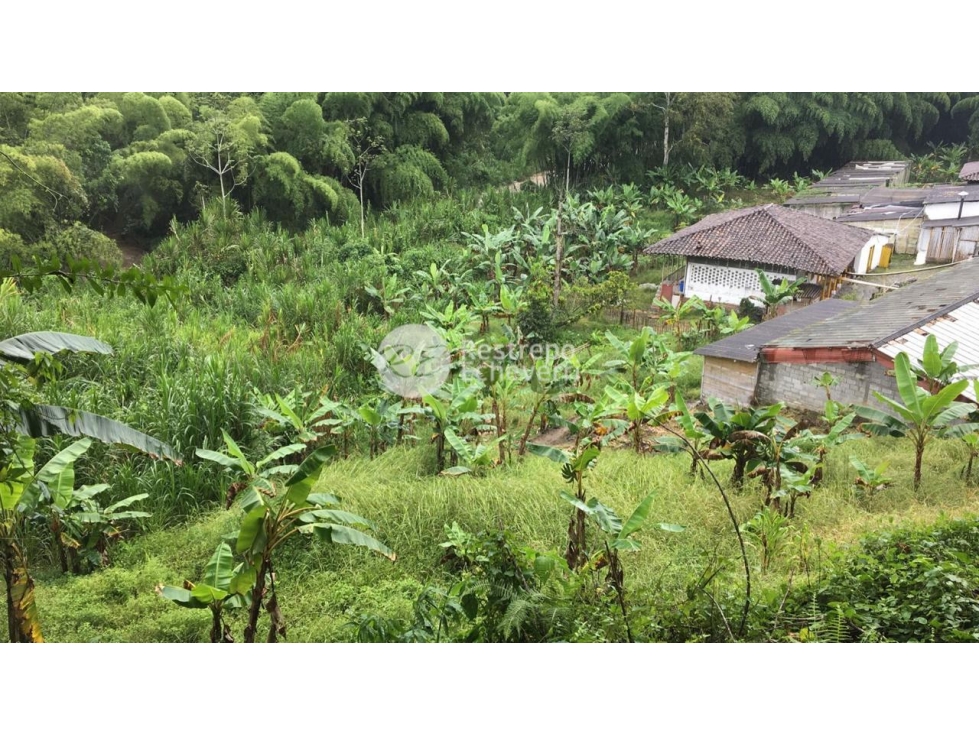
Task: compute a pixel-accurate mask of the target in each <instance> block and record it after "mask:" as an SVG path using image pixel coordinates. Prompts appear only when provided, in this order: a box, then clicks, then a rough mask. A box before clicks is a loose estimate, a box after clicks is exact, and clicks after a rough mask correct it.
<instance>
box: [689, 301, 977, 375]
mask: <svg viewBox="0 0 979 734" xmlns="http://www.w3.org/2000/svg"><path fill="white" fill-rule="evenodd" d="M856 307H857V303H856V302H855V301H844V300H841V299H839V298H828V299H826V300H825V301H817V302H816V303H814V304H812V305H811V306H806V307H805V308H800V309H796V310H795V311H790V312H789V313H787V314H785V315H784V316H779V317H778V318H776V319H772V320H771V321H763V322H762V323H760V324H758V325H757V326H752V327H751V328H750V329H745V330H744V331H741V332H738V333H737V334H732V335H731V336H729V337H727V338H725V339H721V340H720V341H716V342H713V343H712V344H707V345H705V346H702V347H700V349H697V350H696V351H695V352H694V354H701V355H703V356H705V357H723V358H724V359H734V360H737V361H739V362H757V361H758V353H759V352H760V351H761V348H762V347H763V346H764V345H765V344H767V343H769V342H770V341H772V340H773V339H777V338H779V337H781V336H785V335H786V334H791V333H792V332H794V331H797V330H799V329H803V328H806V327H809V326H811V325H813V324H816V323H818V322H820V321H825V320H826V319H828V318H829V317H831V316H835V315H836V314H840V313H843V312H845V311H849V310H850V309H852V308H856ZM977 361H979V360H977Z"/></svg>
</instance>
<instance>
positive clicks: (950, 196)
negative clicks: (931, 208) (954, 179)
mask: <svg viewBox="0 0 979 734" xmlns="http://www.w3.org/2000/svg"><path fill="white" fill-rule="evenodd" d="M960 201H979V186H966V185H962V184H959V185H958V186H935V187H933V188H931V189H928V196H927V197H926V198H925V203H926V204H947V203H949V202H955V203H958V202H960Z"/></svg>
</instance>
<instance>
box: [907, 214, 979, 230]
mask: <svg viewBox="0 0 979 734" xmlns="http://www.w3.org/2000/svg"><path fill="white" fill-rule="evenodd" d="M977 224H979V217H962V218H961V219H927V220H925V221H924V222H922V224H921V228H922V229H932V228H934V227H975V226H976V225H977Z"/></svg>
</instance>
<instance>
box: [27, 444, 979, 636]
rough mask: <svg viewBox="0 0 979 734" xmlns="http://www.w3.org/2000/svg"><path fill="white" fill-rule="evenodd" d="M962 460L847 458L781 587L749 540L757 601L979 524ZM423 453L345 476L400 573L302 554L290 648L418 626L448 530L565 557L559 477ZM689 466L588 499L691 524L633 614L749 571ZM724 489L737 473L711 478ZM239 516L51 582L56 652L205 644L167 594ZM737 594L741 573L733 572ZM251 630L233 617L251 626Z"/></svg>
mask: <svg viewBox="0 0 979 734" xmlns="http://www.w3.org/2000/svg"><path fill="white" fill-rule="evenodd" d="M851 454H852V455H854V456H858V457H861V458H863V459H864V460H866V461H868V462H869V461H874V462H879V461H881V460H886V461H888V462H889V465H890V470H889V471H890V473H891V474H892V475H893V476H894V477H895V479H896V480H897V481H896V482H895V484H894V486H893V487H891V488H889V489H887V490H885V491H884V492H883V493H881V494H880V495H879V496H878V497H876V498H875V499H874V500H872V501H869V502H868V501H866V500H859V499H857V498H856V497H855V496H854V492H853V490H852V487H851V481H852V475H853V471H852V469H851V468H850V466H849V462H848V456H849V455H851ZM964 460H965V457H964V452H962V451H961V450H960V447H959V446H958V445H956V443H954V442H950V441H949V442H936V443H935V444H934V445H932V447H931V448H930V450H929V453H928V455H927V469H926V474H925V481H924V483H923V486H922V488H921V490H920V491H919V492H918V493H917V494H915V493H914V492H913V491H912V490H911V487H910V472H911V457H909V452H908V447H907V445H906V444H904V443H902V442H901V441H898V440H880V439H873V440H870V439H867V440H860V441H852V442H849V443H848V444H846V445H844V446H843V447H842V448H839V449H837V450H835V451H834V453H833V454H832V455H831V456H830V459H829V463H828V474H827V478H826V482H825V485H824V486H823V487H822V488H820V489H818V490H817V491H815V492H814V493H813V495H812V497H811V498H809V499H803V500H800V503H799V509H798V512H797V516H796V517H795V518H794V519H793V520H792V521H791V522H790V524H789V532H788V536H787V538H786V540H785V542H784V543H783V545H782V550H781V552H780V553H779V554H778V555H777V557H776V558H775V559H774V561H773V563H772V566H771V567H770V569H769V570H768V571H767V572H764V573H762V572H761V571H760V554H759V549H758V547H757V545H756V544H755V543H753V542H752V541H751V538H750V536H749V553H750V558H751V563H752V567H753V570H754V572H755V579H754V581H755V594H756V595H758V594H762V593H763V592H764V590H765V589H776V588H781V587H782V585H784V584H786V583H789V582H790V580H792V579H794V581H792V583H798V574H799V570H800V568H801V567H802V565H803V564H811V563H812V562H813V560H814V559H816V558H817V556H820V555H825V554H828V553H829V551H830V550H831V549H832V548H833V547H846V546H848V545H849V544H851V543H853V542H854V541H856V540H857V539H858V538H859V537H860V536H861V535H863V534H866V533H870V532H873V531H876V530H882V529H888V528H893V527H895V526H898V525H900V526H904V527H906V526H921V525H925V524H928V523H931V522H934V521H936V520H938V519H939V518H942V517H958V516H963V515H970V514H973V513H977V512H979V499H977V493H976V489H975V488H974V487H968V486H966V485H965V484H964V482H963V481H962V480H961V478H960V476H959V470H960V468H961V466H962V465H963V463H964ZM430 462H431V456H430V452H429V451H428V450H427V448H425V447H419V448H414V449H409V450H402V449H395V450H391V451H389V452H387V453H385V454H384V455H382V456H381V457H380V458H379V459H377V460H375V461H373V462H370V461H366V460H360V459H352V460H349V461H345V462H341V463H337V464H335V465H333V466H332V467H330V469H329V470H328V471H327V472H326V473H325V474H324V476H323V478H322V479H321V483H320V488H321V489H323V490H327V491H332V492H335V493H337V494H339V495H340V496H341V498H342V499H343V501H344V507H345V508H346V509H349V510H352V511H354V512H357V513H359V514H362V515H364V516H366V517H368V518H371V519H373V520H374V521H375V522H376V524H377V527H378V530H377V536H378V537H379V538H380V539H381V540H383V541H384V542H385V543H387V544H388V545H389V546H390V547H391V548H393V549H394V550H395V552H396V553H397V554H398V560H397V561H396V562H394V563H391V562H389V561H387V560H385V559H383V558H380V557H378V556H373V555H369V554H368V553H367V552H366V551H363V550H361V549H351V548H346V547H340V546H325V545H322V544H317V543H316V542H315V541H309V540H307V539H305V538H296V539H293V540H292V541H291V542H290V543H289V545H288V546H287V547H286V548H285V557H284V559H283V560H282V561H280V563H279V564H278V578H277V588H278V592H279V596H280V603H281V605H282V607H283V611H284V614H285V618H286V621H287V623H288V626H289V640H290V641H310V642H311V641H348V640H351V639H352V636H353V630H352V628H351V627H350V626H349V623H350V622H352V621H354V620H356V619H357V618H358V617H359V616H360V615H362V614H374V615H380V616H384V617H389V618H401V619H407V618H408V617H409V616H410V614H411V607H412V602H413V600H414V599H415V597H416V596H417V595H418V594H419V592H420V591H421V590H422V589H423V588H424V587H425V586H427V585H430V584H440V583H442V584H444V583H445V582H446V580H447V575H448V572H447V571H446V569H445V568H444V566H443V564H442V563H441V562H440V561H441V557H442V552H443V551H442V549H441V548H440V547H439V544H440V543H441V542H442V541H443V540H445V534H444V531H443V527H444V526H445V525H446V524H451V523H452V522H457V523H458V524H459V525H460V526H462V527H463V528H466V529H468V530H470V531H473V532H475V531H477V530H481V529H494V528H504V529H506V530H507V531H508V532H509V533H511V534H512V536H513V538H514V541H515V542H518V543H521V544H526V545H529V546H532V547H534V548H536V549H538V550H545V549H548V548H561V546H562V544H563V542H564V531H565V527H566V524H567V517H568V509H567V506H566V505H565V504H564V503H563V502H562V501H561V500H560V499H559V498H558V492H559V491H560V489H562V488H563V486H564V485H563V482H562V480H561V478H560V473H559V470H558V466H557V465H556V464H553V463H551V462H548V461H546V460H544V459H540V458H536V457H528V458H527V459H526V460H525V461H523V462H522V463H520V464H519V465H517V466H515V467H514V468H509V469H503V470H499V471H496V472H493V473H491V474H489V475H488V476H485V477H460V478H449V477H434V478H433V477H431V476H430ZM688 465H689V461H688V459H686V458H685V457H682V456H667V455H655V456H644V457H642V458H637V457H636V456H635V455H634V454H633V453H631V452H630V451H628V450H606V451H605V452H603V454H602V456H601V457H600V459H599V462H598V464H597V466H596V468H595V469H594V470H593V471H592V472H591V474H590V475H589V477H588V479H587V480H586V486H587V487H588V491H589V494H590V495H593V496H596V497H599V498H600V499H601V500H602V501H603V502H604V503H606V504H608V505H609V506H611V507H612V508H613V509H616V510H617V511H619V512H620V514H623V513H627V512H628V511H630V510H631V508H632V507H634V506H635V505H636V504H637V503H638V502H639V501H640V500H641V499H642V498H643V497H644V496H645V495H647V494H648V493H650V492H652V493H653V494H654V496H655V501H654V504H653V509H652V512H651V513H650V519H651V520H653V521H657V522H659V521H662V522H671V523H679V524H681V525H684V526H685V527H686V530H685V532H683V533H663V532H659V531H654V530H647V531H644V532H643V533H642V536H641V539H642V541H643V548H642V550H641V551H638V552H636V553H631V554H627V555H626V556H625V561H624V565H625V573H626V582H627V586H628V589H629V594H630V596H631V598H632V599H633V600H634V602H635V603H640V604H641V603H644V602H646V601H649V600H650V599H651V598H654V597H655V599H656V601H657V603H664V602H667V603H668V602H669V600H671V599H677V600H680V599H681V598H682V597H683V594H684V589H685V586H686V585H687V584H688V583H689V582H690V580H691V578H695V577H697V576H698V575H699V574H700V573H701V572H702V571H703V569H704V568H705V567H707V566H708V565H710V563H711V562H712V559H714V558H715V557H722V558H727V559H734V558H736V552H737V550H736V549H737V546H736V542H735V536H734V534H733V532H732V529H731V526H730V522H729V520H728V517H727V515H726V513H725V511H724V507H723V505H722V503H721V500H720V497H719V496H718V493H717V490H716V488H714V487H713V485H712V484H709V483H708V482H704V481H702V480H700V479H696V478H691V477H690V476H689V474H688V472H687V470H688ZM713 466H714V467H715V469H716V470H718V472H719V475H720V476H721V478H722V481H724V480H726V478H727V475H728V473H729V469H728V468H727V467H726V466H724V464H723V463H719V464H715V465H713ZM761 497H762V493H761V488H760V487H752V486H748V487H746V488H745V489H744V490H743V491H742V492H740V493H738V492H734V493H732V501H733V504H734V508H735V511H736V513H737V515H738V517H739V519H740V520H741V521H742V522H743V521H746V520H748V519H749V518H751V517H752V515H753V514H754V513H755V512H756V511H757V510H758V509H759V508H760V507H761ZM237 516H238V511H237V510H235V509H232V510H231V511H213V512H210V513H207V514H205V515H203V516H201V517H200V518H198V519H197V520H195V521H194V522H190V523H187V524H185V525H182V526H179V527H177V528H173V529H168V530H163V531H155V532H151V533H149V534H147V535H144V536H141V537H137V538H135V539H133V540H131V541H129V542H125V543H123V544H121V545H119V546H118V547H117V548H116V549H115V552H114V559H113V560H114V562H113V565H112V566H111V567H109V568H107V569H105V570H102V571H99V572H97V573H94V574H92V575H89V576H80V577H72V576H61V575H60V574H59V573H52V572H42V573H39V574H38V578H37V587H38V588H37V598H38V603H39V605H40V609H41V615H42V621H43V624H44V630H45V635H46V638H47V639H48V640H49V641H64V642H69V641H71V642H87V641H132V642H150V641H170V642H177V641H206V639H207V633H208V629H209V624H210V616H209V614H208V613H207V611H206V610H203V611H194V610H185V609H181V608H179V607H177V606H175V605H173V604H171V603H170V602H168V601H166V600H164V599H162V598H160V597H159V596H158V595H157V594H156V593H155V592H154V588H155V587H156V585H157V584H161V583H163V584H173V585H179V584H180V582H182V581H183V579H184V578H189V579H195V578H197V577H198V575H199V574H200V572H201V570H202V569H203V566H204V564H205V562H206V561H207V559H208V557H209V556H210V554H211V552H212V551H213V548H214V546H215V545H216V544H217V542H218V541H219V540H220V538H221V536H222V535H224V534H226V533H229V532H231V531H232V530H233V529H234V526H235V521H236V519H237ZM729 566H730V569H731V584H732V585H734V586H737V583H738V581H737V578H738V577H737V574H736V571H737V566H736V564H735V563H734V561H733V560H732V561H730V563H729ZM242 618H243V615H241V613H239V616H238V617H234V616H233V617H232V620H233V626H236V627H237V626H240V623H241V620H242Z"/></svg>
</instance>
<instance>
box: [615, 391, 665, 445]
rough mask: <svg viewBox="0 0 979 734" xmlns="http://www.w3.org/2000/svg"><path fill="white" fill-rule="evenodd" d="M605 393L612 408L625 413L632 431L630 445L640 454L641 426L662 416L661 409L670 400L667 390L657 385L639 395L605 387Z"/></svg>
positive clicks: (662, 411)
mask: <svg viewBox="0 0 979 734" xmlns="http://www.w3.org/2000/svg"><path fill="white" fill-rule="evenodd" d="M605 394H606V395H607V396H608V398H609V405H610V406H611V407H612V408H613V409H614V410H616V411H620V412H624V413H625V415H626V418H628V420H629V431H630V432H631V433H632V447H633V449H635V452H636V453H637V454H642V452H643V444H642V426H643V425H644V424H646V423H649V422H650V421H656V420H658V419H660V418H662V417H663V414H664V410H663V409H664V407H665V406H666V405H667V404H668V403H669V400H670V393H669V391H668V390H667V389H666V388H665V387H663V386H659V387H657V388H655V389H653V390H652V391H651V392H649V393H648V394H646V395H640V394H639V393H638V392H633V391H629V392H619V391H618V390H616V389H615V388H613V387H606V388H605Z"/></svg>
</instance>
